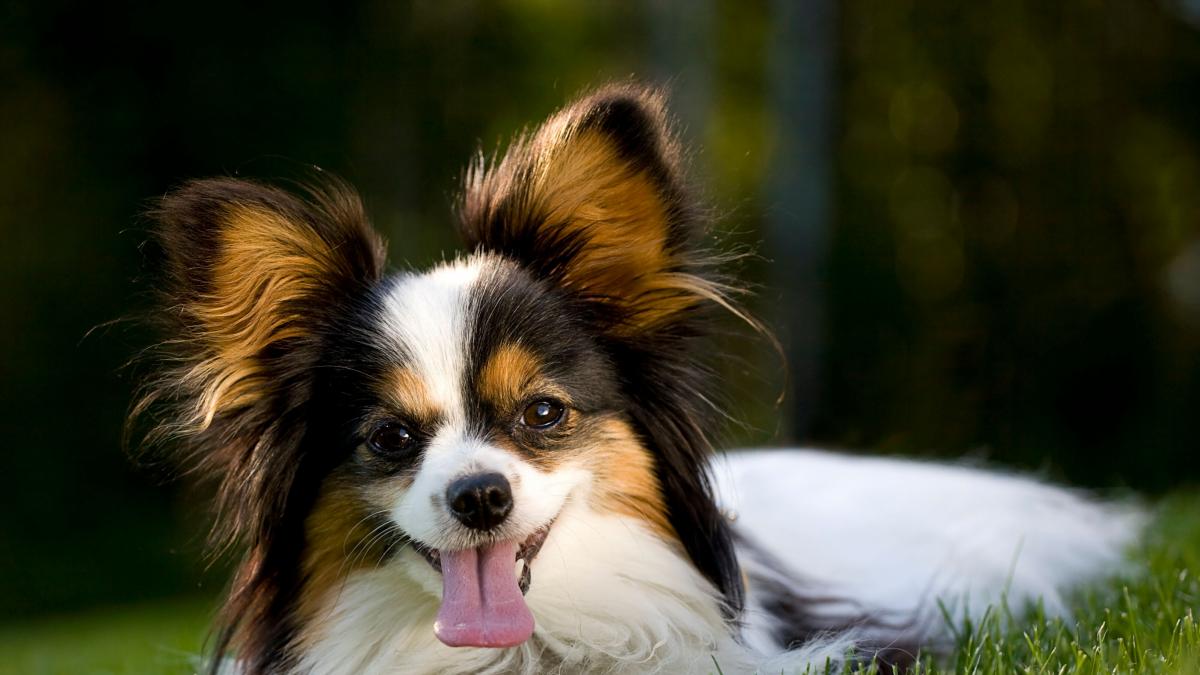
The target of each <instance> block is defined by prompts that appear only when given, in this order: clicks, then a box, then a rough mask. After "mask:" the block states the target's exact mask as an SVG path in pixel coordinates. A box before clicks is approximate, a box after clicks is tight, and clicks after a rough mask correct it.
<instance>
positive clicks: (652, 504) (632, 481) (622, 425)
mask: <svg viewBox="0 0 1200 675" xmlns="http://www.w3.org/2000/svg"><path fill="white" fill-rule="evenodd" d="M584 462H585V463H586V464H587V466H588V467H589V468H591V470H592V471H593V473H594V474H595V476H596V481H595V488H594V490H593V491H592V495H591V500H592V507H593V508H595V509H596V510H597V511H602V512H604V511H607V512H611V513H617V514H621V515H624V516H630V517H633V518H637V519H639V520H642V521H643V522H645V523H646V524H647V525H649V526H650V528H651V530H653V531H654V532H655V533H657V534H658V535H660V536H662V537H666V538H670V539H677V538H678V537H677V535H676V534H675V530H674V528H672V527H671V523H670V520H669V518H668V514H667V507H666V504H665V502H664V501H663V494H662V486H661V485H660V484H659V482H658V478H657V476H656V474H655V471H654V459H653V458H652V457H651V455H650V451H649V450H647V449H646V448H645V446H643V445H642V444H641V442H640V441H639V440H638V438H637V435H636V434H634V432H633V429H631V428H630V427H629V425H628V424H627V423H626V422H623V421H620V420H616V419H611V420H605V421H604V422H603V423H601V425H600V434H599V439H598V442H596V443H595V445H594V446H593V447H591V448H589V449H588V450H587V451H586V453H585V455H584Z"/></svg>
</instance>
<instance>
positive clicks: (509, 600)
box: [413, 524, 550, 647]
mask: <svg viewBox="0 0 1200 675" xmlns="http://www.w3.org/2000/svg"><path fill="white" fill-rule="evenodd" d="M549 534H550V524H547V525H545V526H543V527H541V528H539V529H538V530H537V531H536V532H534V533H533V534H531V535H530V536H529V537H528V538H526V539H525V540H524V541H522V542H519V543H518V542H515V541H497V542H491V543H487V544H484V545H481V546H478V547H476V548H468V549H462V550H457V551H442V550H439V549H435V548H430V547H428V546H424V545H421V544H417V543H415V542H414V545H413V547H414V548H415V549H416V550H417V552H418V553H420V554H421V556H422V557H424V558H425V560H426V561H427V562H428V563H429V564H430V565H431V566H432V567H433V568H434V569H435V570H437V571H438V572H440V573H441V575H442V605H441V608H440V609H439V610H438V616H437V622H436V623H435V624H434V628H433V630H434V634H435V635H437V637H438V639H439V640H441V641H442V642H443V643H445V644H447V645H449V646H451V647H515V646H516V645H519V644H521V643H522V642H524V641H526V640H528V639H529V636H530V635H532V634H533V614H532V613H531V612H530V611H529V606H528V605H526V604H525V593H527V592H528V591H529V585H530V584H531V583H532V581H533V570H532V563H533V559H534V558H535V557H537V554H538V552H540V551H541V550H542V545H543V544H545V543H546V537H547V535H549Z"/></svg>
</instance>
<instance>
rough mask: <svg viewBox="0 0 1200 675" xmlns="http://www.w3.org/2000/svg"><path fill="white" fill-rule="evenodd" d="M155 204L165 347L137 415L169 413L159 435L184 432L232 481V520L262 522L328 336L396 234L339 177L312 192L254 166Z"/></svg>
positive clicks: (241, 524)
mask: <svg viewBox="0 0 1200 675" xmlns="http://www.w3.org/2000/svg"><path fill="white" fill-rule="evenodd" d="M151 217H152V218H153V219H154V220H155V221H156V227H155V229H154V235H155V239H156V240H157V242H158V243H159V245H160V247H161V249H162V253H163V256H164V259H165V260H164V267H165V280H164V281H165V284H164V288H163V295H164V298H163V299H164V303H163V305H164V306H163V307H162V308H161V314H162V316H161V318H162V319H164V320H165V322H166V324H167V325H166V329H167V340H166V342H165V343H164V345H163V351H165V352H166V354H165V359H164V360H163V362H162V365H163V369H162V370H161V371H160V372H158V373H156V374H155V375H154V376H153V377H152V379H150V380H149V381H148V382H147V383H146V384H145V387H144V391H143V394H144V395H143V397H142V399H141V401H140V402H139V403H138V404H137V405H136V407H135V408H134V416H135V417H136V416H138V415H140V414H142V413H150V414H148V415H146V416H147V417H150V418H152V419H153V420H166V422H164V423H161V424H158V425H157V426H156V427H155V428H154V429H153V430H151V431H150V434H151V436H152V437H153V436H155V435H157V436H160V437H162V436H166V437H168V438H166V439H164V440H169V441H171V442H172V443H175V444H178V445H181V446H183V448H182V449H183V451H184V454H185V459H186V460H187V461H186V462H185V465H186V466H185V468H186V469H189V470H199V471H200V473H202V474H204V475H207V476H209V477H215V478H217V479H218V480H219V481H220V483H221V487H220V490H219V496H218V508H219V509H223V510H224V511H225V513H226V516H227V517H226V518H225V519H224V520H225V522H223V523H222V526H223V527H226V528H229V529H231V530H232V531H230V532H226V533H224V534H227V535H231V536H240V535H243V534H251V536H253V533H251V532H248V530H252V529H253V528H254V527H255V525H253V523H255V522H260V523H261V522H270V519H271V516H272V513H271V509H273V508H275V506H274V503H275V502H276V501H278V500H277V496H278V495H279V494H285V493H286V481H287V480H288V476H290V475H291V472H292V471H293V470H294V468H293V467H292V466H291V465H289V464H287V462H288V458H287V455H288V452H289V451H295V450H294V447H293V446H295V445H297V444H298V443H299V439H300V438H301V437H302V435H303V430H304V416H303V415H302V414H301V413H300V410H301V408H302V407H303V406H304V404H305V403H306V401H307V396H308V393H309V392H310V391H311V389H312V380H311V378H312V376H313V367H314V366H315V365H316V363H317V360H318V358H319V355H320V350H321V347H322V344H323V340H324V336H325V335H328V334H329V333H330V332H331V331H335V330H337V323H338V322H339V317H338V315H337V314H336V312H338V311H344V310H343V308H345V307H346V306H347V305H348V304H350V303H349V300H350V299H352V298H354V297H355V296H358V295H361V294H363V293H365V292H366V290H367V289H369V288H370V287H371V286H372V285H373V284H374V283H375V282H377V281H378V279H379V278H380V275H381V273H382V270H383V266H384V246H383V243H382V241H381V239H380V238H379V236H378V235H377V234H376V233H375V232H374V230H373V229H372V228H371V226H370V224H369V223H368V221H367V219H366V217H365V216H364V213H363V209H362V205H361V202H360V200H359V199H358V197H357V195H356V194H355V193H354V192H353V191H352V190H351V189H350V188H349V187H347V186H345V185H344V184H342V183H340V182H329V183H326V184H325V185H323V186H322V187H319V188H312V189H310V191H309V194H307V195H306V196H305V198H300V197H298V196H295V195H293V194H291V193H289V192H286V191H284V190H281V189H278V188H275V187H271V186H267V185H263V184H259V183H255V182H251V181H246V180H234V179H210V180H201V181H195V182H191V183H187V184H186V185H184V186H183V187H181V188H179V189H178V190H176V191H174V192H172V193H170V194H168V195H167V196H166V197H164V198H163V199H162V201H161V202H160V204H159V205H158V208H157V209H155V210H154V211H152V212H151ZM159 405H166V406H168V407H169V410H167V411H158V410H157V408H158V406H159ZM152 411H153V412H152ZM272 467H276V468H272ZM281 481H283V482H282V483H281ZM230 510H232V511H233V513H230V512H229V511H230Z"/></svg>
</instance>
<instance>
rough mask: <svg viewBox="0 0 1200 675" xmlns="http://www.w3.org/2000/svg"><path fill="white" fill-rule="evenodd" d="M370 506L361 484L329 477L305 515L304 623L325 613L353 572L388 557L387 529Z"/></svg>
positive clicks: (301, 605) (299, 608)
mask: <svg viewBox="0 0 1200 675" xmlns="http://www.w3.org/2000/svg"><path fill="white" fill-rule="evenodd" d="M370 512H371V509H370V507H369V506H367V504H366V502H365V501H364V500H363V497H362V496H361V494H360V492H359V491H358V490H357V489H356V488H354V487H352V486H350V485H347V484H344V483H341V482H339V481H338V480H336V479H333V480H330V481H327V482H326V484H325V486H324V488H323V489H322V490H321V494H320V496H319V497H318V498H317V503H316V504H315V505H314V507H313V510H312V511H311V512H310V513H309V516H308V519H307V520H306V521H305V539H306V546H305V549H304V556H303V559H302V561H301V569H302V572H303V578H304V584H303V589H302V591H301V593H300V597H299V599H298V602H297V613H298V615H299V617H300V618H301V619H302V621H301V623H304V624H307V623H308V622H309V621H312V620H316V619H317V618H318V617H319V615H320V613H321V609H322V607H323V606H324V603H325V602H326V600H327V598H328V597H329V594H330V593H331V592H332V591H334V590H335V589H337V588H338V587H340V585H341V584H342V583H343V582H344V581H345V579H346V577H347V576H349V574H350V573H351V572H353V571H356V570H360V569H370V568H372V567H375V566H377V565H379V563H380V562H381V561H382V560H383V557H384V555H385V554H386V547H387V544H388V537H386V536H385V535H386V533H387V532H386V530H385V528H384V526H383V525H382V524H381V523H379V522H376V521H374V520H371V519H370V518H368V514H369V513H370Z"/></svg>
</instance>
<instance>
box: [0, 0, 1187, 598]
mask: <svg viewBox="0 0 1200 675" xmlns="http://www.w3.org/2000/svg"><path fill="white" fill-rule="evenodd" d="M1197 22H1200V2H1197V1H1196V0H1187V1H1184V2H1149V1H1147V2H1123V1H1113V2H1102V1H1099V0H1062V1H1057V2H1047V1H1045V0H1028V1H1023V0H990V1H989V0H981V1H979V2H958V1H950V0H927V1H923V2H919V3H918V2H915V1H914V2H904V1H891V2H887V1H878V2H868V1H865V0H850V1H849V2H844V3H836V2H832V0H803V1H801V2H784V1H782V0H780V1H778V2H762V1H759V2H743V1H735V0H702V1H699V2H690V3H678V4H675V5H671V4H667V3H662V2H656V3H647V4H636V3H625V2H597V3H570V4H568V3H553V2H549V1H532V0H531V1H525V2H504V3H487V4H484V3H471V2H441V3H419V4H414V3H403V2H357V3H355V2H345V3H309V2H303V1H294V2H289V3H269V4H263V5H254V4H251V3H240V2H229V1H227V0H217V1H214V2H208V3H203V4H202V5H194V6H185V5H182V4H177V5H170V6H167V5H163V6H155V5H148V4H143V3H132V2H110V3H66V2H55V1H52V0H51V1H46V2H38V3H34V2H5V3H2V4H0V328H2V330H0V355H2V356H0V431H2V434H3V435H2V436H0V438H3V442H2V443H0V446H2V448H3V450H2V451H0V477H2V479H3V481H4V488H3V490H0V495H2V497H0V499H2V503H3V508H0V621H5V620H7V621H22V622H23V621H25V620H27V619H30V618H33V617H35V616H38V615H56V614H60V613H66V612H76V611H83V610H91V609H94V608H100V607H105V606H111V605H128V604H131V603H138V602H144V601H149V600H153V599H158V598H169V597H181V596H197V597H200V598H205V597H211V596H212V595H213V594H215V593H216V592H217V591H218V590H219V589H220V588H221V586H222V584H223V582H224V571H223V569H222V566H221V565H220V564H218V565H216V566H215V567H212V568H211V569H210V568H207V567H206V562H205V560H204V558H203V557H202V555H201V551H202V542H203V537H204V532H205V521H204V513H203V510H202V508H200V507H199V506H198V504H197V500H196V499H195V497H194V496H192V495H190V494H189V493H188V492H186V491H184V490H183V489H181V488H180V487H179V486H178V485H177V484H174V483H169V482H167V481H166V480H165V479H166V472H164V471H161V470H156V469H153V468H141V469H138V468H135V467H134V466H133V464H132V462H130V461H129V459H128V458H127V457H126V456H125V455H124V454H123V451H122V449H121V444H120V436H121V426H122V421H123V417H124V412H125V408H126V406H127V405H128V401H129V396H130V391H131V389H132V382H131V380H132V377H133V373H134V372H135V371H129V370H123V369H122V365H123V364H124V363H126V362H127V361H128V360H129V359H130V358H131V357H133V356H134V355H135V354H136V353H137V351H138V350H139V349H140V348H142V347H144V346H145V345H147V344H149V343H150V342H151V341H152V340H153V339H154V336H152V335H149V334H147V333H145V332H144V331H142V330H141V329H139V328H138V327H137V326H136V324H132V323H127V322H116V323H112V322H113V321H114V320H116V319H121V318H123V317H128V316H132V315H136V314H138V313H139V312H144V311H146V310H147V306H146V303H145V301H144V297H145V291H146V289H147V288H149V287H150V286H152V283H153V282H152V277H151V276H149V275H148V273H149V272H150V271H151V270H150V269H149V265H148V264H147V261H145V260H144V259H143V255H142V253H141V252H140V251H141V249H140V244H141V243H142V242H143V241H144V240H145V223H144V222H143V221H141V220H140V219H139V213H140V212H141V211H143V210H144V209H145V207H146V206H147V205H148V204H149V201H150V200H152V199H153V198H155V197H156V196H158V195H161V194H163V193H164V192H165V191H166V190H168V189H169V188H170V187H171V186H172V185H175V184H177V183H179V182H180V181H182V180H184V179H187V178H189V177H198V176H206V175H213V174H232V175H243V176H255V177H267V178H271V177H289V176H297V175H301V174H303V172H305V171H306V170H307V167H308V166H309V165H318V166H320V167H322V168H323V169H326V170H329V171H332V172H335V173H337V174H340V175H341V176H343V177H345V178H347V179H349V180H350V181H351V182H352V183H354V184H355V185H357V186H358V188H359V189H360V190H361V192H362V193H363V195H364V197H365V199H366V202H367V204H368V206H369V209H370V211H371V213H372V214H373V217H374V219H375V222H376V224H377V225H378V226H379V227H380V228H381V229H382V230H384V231H385V232H386V234H387V236H388V238H389V239H390V241H391V255H392V260H393V262H394V263H395V264H397V265H403V264H407V263H412V264H416V265H421V264H426V263H429V262H431V261H434V260H438V259H440V258H441V256H442V252H443V251H448V250H452V249H453V247H454V245H455V241H454V238H453V236H452V234H451V230H450V227H449V223H450V216H449V213H450V211H449V204H450V202H451V200H452V198H453V195H454V190H455V184H456V181H457V179H458V177H459V175H460V172H461V169H462V167H463V166H464V165H465V163H466V161H467V160H468V158H469V157H470V156H471V155H472V153H474V152H476V151H477V150H478V149H479V148H480V147H482V148H485V149H488V150H490V149H491V148H494V147H495V146H496V145H497V144H499V143H501V142H503V141H504V140H506V139H508V138H510V137H511V135H512V134H513V133H514V132H515V131H517V130H518V129H520V128H521V127H523V126H524V125H527V124H532V123H534V122H536V121H537V120H539V119H540V118H541V117H543V116H545V115H546V114H548V113H549V112H550V111H552V110H553V109H554V108H555V107H556V106H558V105H561V104H562V103H563V102H564V101H565V100H566V99H567V98H569V97H570V96H571V95H573V94H575V93H577V92H579V91H580V90H581V89H583V88H586V87H587V86H589V85H595V84H599V83H603V82H605V81H608V80H611V79H619V78H625V77H629V76H631V75H632V76H636V77H638V78H641V79H645V80H649V81H653V82H659V83H666V84H668V85H669V86H670V87H671V89H672V91H673V100H674V103H675V108H676V111H677V113H678V114H679V117H680V118H681V120H682V122H683V124H684V133H685V136H686V138H687V140H688V141H689V142H690V143H692V144H693V147H694V148H695V153H694V157H693V165H694V169H695V171H694V173H695V177H696V179H697V181H698V182H699V183H700V184H701V185H703V186H704V188H705V189H706V191H707V193H708V194H709V195H710V197H711V203H712V205H713V208H714V211H715V212H716V213H718V214H719V215H720V220H719V222H720V225H721V226H722V227H723V228H724V229H726V230H728V231H729V232H730V238H731V239H732V240H733V242H734V243H737V244H740V245H743V246H753V247H754V248H755V249H757V250H758V251H759V253H760V258H759V259H757V260H754V261H751V262H750V263H749V264H748V265H747V270H746V273H747V274H748V275H750V276H751V277H753V279H754V281H756V283H758V284H759V289H760V292H759V295H758V299H757V300H756V301H755V303H754V305H755V310H756V311H757V312H758V313H759V314H760V315H761V316H763V317H765V318H766V319H767V320H768V322H769V323H770V324H771V325H773V326H774V327H775V328H776V330H777V331H778V333H779V335H780V336H781V338H782V339H783V340H784V343H785V344H786V346H787V349H788V352H789V375H790V376H789V377H788V378H786V379H785V378H784V377H783V376H782V375H777V373H779V372H780V370H781V369H780V368H779V366H778V363H777V362H776V361H774V360H773V357H772V355H771V352H770V349H769V347H768V346H767V345H766V344H765V343H762V342H761V341H760V342H731V343H730V349H731V350H734V351H736V352H738V353H739V354H740V355H741V356H742V357H743V359H742V361H744V365H738V366H736V367H733V366H731V367H730V368H729V373H727V375H728V377H729V381H730V383H731V386H730V390H731V393H732V398H733V399H734V400H735V402H736V405H735V414H736V416H737V417H739V418H740V419H742V420H745V422H746V423H745V425H743V426H739V427H737V428H734V429H733V430H732V431H731V433H730V438H729V440H728V442H729V443H730V444H735V443H736V444H741V443H757V444H783V443H790V442H809V443H817V444H822V445H828V446H834V447H847V448H856V449H861V450H864V451H871V452H895V453H905V454H923V455H938V456H951V457H958V456H962V455H964V454H967V455H971V456H973V457H981V458H984V459H986V460H988V461H990V462H994V463H997V464H1002V465H1013V466H1020V467H1025V468H1031V469H1035V470H1040V471H1043V472H1045V473H1046V474H1047V475H1050V476H1052V477H1055V478H1058V479H1063V480H1068V481H1071V482H1073V483H1076V484H1081V485H1088V486H1096V487H1110V486H1125V487H1131V488H1135V489H1139V490H1143V491H1147V492H1151V493H1153V492H1159V491H1162V490H1165V489H1167V488H1170V487H1174V486H1177V485H1181V484H1187V483H1189V482H1193V483H1194V482H1195V481H1196V479H1197V478H1198V477H1200V458H1198V455H1200V453H1198V452H1197V450H1198V449H1200V29H1198V26H1200V23H1197ZM93 329H94V330H93ZM784 390H786V391H787V393H788V396H787V397H785V398H784V400H783V402H782V403H779V404H776V402H775V399H776V396H777V394H778V393H779V392H780V391H784Z"/></svg>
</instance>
